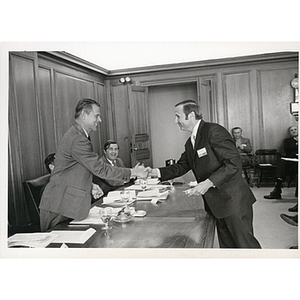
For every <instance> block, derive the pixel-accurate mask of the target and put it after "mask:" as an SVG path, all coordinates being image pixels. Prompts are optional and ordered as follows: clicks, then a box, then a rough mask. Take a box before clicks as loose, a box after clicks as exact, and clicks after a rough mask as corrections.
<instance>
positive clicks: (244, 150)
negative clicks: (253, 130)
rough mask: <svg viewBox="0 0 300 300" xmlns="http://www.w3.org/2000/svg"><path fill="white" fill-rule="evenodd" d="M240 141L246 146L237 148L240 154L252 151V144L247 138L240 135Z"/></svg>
mask: <svg viewBox="0 0 300 300" xmlns="http://www.w3.org/2000/svg"><path fill="white" fill-rule="evenodd" d="M241 143H242V144H245V145H246V147H245V148H244V149H243V150H242V149H241V148H237V149H238V151H239V152H240V154H248V153H250V152H251V151H252V146H251V143H250V140H249V139H248V138H243V137H241Z"/></svg>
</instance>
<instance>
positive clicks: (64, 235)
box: [51, 228, 96, 244]
mask: <svg viewBox="0 0 300 300" xmlns="http://www.w3.org/2000/svg"><path fill="white" fill-rule="evenodd" d="M95 232H96V230H95V229H94V228H89V229H87V230H85V231H82V230H52V231H51V234H55V235H56V236H57V237H56V238H55V239H54V240H53V243H73V244H84V243H85V242H86V241H87V240H88V239H89V238H90V237H91V236H92V235H93V234H94V233H95Z"/></svg>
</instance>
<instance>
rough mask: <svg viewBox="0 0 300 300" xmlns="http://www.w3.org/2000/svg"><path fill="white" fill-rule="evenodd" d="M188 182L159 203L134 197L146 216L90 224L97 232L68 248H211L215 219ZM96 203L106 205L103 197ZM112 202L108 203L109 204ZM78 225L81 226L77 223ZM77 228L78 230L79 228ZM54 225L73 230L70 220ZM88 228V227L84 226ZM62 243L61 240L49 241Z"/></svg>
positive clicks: (60, 228) (135, 204)
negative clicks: (105, 224) (106, 224)
mask: <svg viewBox="0 0 300 300" xmlns="http://www.w3.org/2000/svg"><path fill="white" fill-rule="evenodd" d="M188 188H189V187H188V185H186V184H184V185H183V184H181V185H175V186H174V189H173V190H171V191H170V193H169V196H168V198H167V199H166V200H161V202H158V203H156V204H153V203H151V202H150V201H135V202H134V203H133V204H132V206H134V207H135V210H136V211H137V210H145V211H146V216H145V217H135V218H134V219H133V220H131V221H130V222H128V223H116V222H115V221H110V226H111V227H112V229H110V230H109V231H105V230H102V229H101V227H102V226H103V225H89V227H92V228H94V229H95V230H96V232H95V233H94V234H93V235H92V236H91V237H90V238H89V239H88V240H87V241H86V242H85V243H84V244H69V243H68V244H67V246H68V247H69V248H212V247H213V241H214V231H215V222H214V219H213V218H212V217H211V216H210V215H208V214H207V213H206V212H205V210H204V204H203V201H202V200H201V199H199V197H194V196H191V197H188V196H186V195H185V194H184V193H183V191H184V190H186V189H188ZM93 205H96V206H101V207H105V206H106V205H105V204H102V201H97V202H95V203H94V204H93ZM107 206H109V205H107ZM78 228H79V227H78ZM78 228H77V229H75V230H79V229H78ZM54 229H57V230H63V229H67V230H70V228H69V227H68V224H67V223H62V224H59V225H57V226H56V227H55V228H54ZM85 230H86V229H85ZM49 246H50V247H60V246H61V244H60V245H59V244H50V245H49Z"/></svg>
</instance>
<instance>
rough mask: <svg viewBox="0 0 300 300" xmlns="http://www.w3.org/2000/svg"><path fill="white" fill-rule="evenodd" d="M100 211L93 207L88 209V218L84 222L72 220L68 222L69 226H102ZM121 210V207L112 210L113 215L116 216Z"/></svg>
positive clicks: (98, 208)
mask: <svg viewBox="0 0 300 300" xmlns="http://www.w3.org/2000/svg"><path fill="white" fill-rule="evenodd" d="M100 209H101V208H100V207H98V206H94V207H92V208H91V209H90V211H89V214H88V216H87V217H86V218H85V219H84V220H80V221H78V220H73V221H71V222H70V224H97V225H99V224H100V225H101V224H104V223H103V221H102V220H101V219H100V214H99V211H100ZM121 209H122V207H115V208H112V211H113V214H114V215H116V214H117V213H118V212H119V211H120V210H121Z"/></svg>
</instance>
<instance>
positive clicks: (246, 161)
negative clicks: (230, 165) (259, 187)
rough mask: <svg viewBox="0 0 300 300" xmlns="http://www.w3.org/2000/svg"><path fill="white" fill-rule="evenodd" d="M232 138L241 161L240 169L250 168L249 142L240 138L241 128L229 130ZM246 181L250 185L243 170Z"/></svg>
mask: <svg viewBox="0 0 300 300" xmlns="http://www.w3.org/2000/svg"><path fill="white" fill-rule="evenodd" d="M231 133H232V137H233V139H234V141H235V146H236V147H237V149H238V151H239V153H240V156H241V159H242V167H247V166H250V156H249V154H250V153H251V151H252V146H251V143H250V140H249V139H248V138H244V137H242V128H241V127H234V128H232V130H231ZM244 173H245V177H246V180H247V182H248V183H249V184H251V185H252V183H251V179H250V177H249V176H248V173H247V171H246V170H245V169H244Z"/></svg>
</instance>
